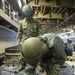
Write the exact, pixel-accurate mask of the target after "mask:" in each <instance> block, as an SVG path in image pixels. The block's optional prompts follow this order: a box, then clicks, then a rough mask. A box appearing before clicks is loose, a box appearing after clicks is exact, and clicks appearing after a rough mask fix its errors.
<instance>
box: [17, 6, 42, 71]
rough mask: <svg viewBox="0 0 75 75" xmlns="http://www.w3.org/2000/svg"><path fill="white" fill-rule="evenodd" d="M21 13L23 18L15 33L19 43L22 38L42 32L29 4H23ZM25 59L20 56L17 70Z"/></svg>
mask: <svg viewBox="0 0 75 75" xmlns="http://www.w3.org/2000/svg"><path fill="white" fill-rule="evenodd" d="M22 12H23V15H24V16H25V18H24V19H23V20H22V22H21V23H20V27H19V29H18V33H17V40H18V43H19V44H21V43H22V42H23V41H24V40H26V39H27V38H30V37H36V36H39V35H41V34H42V30H41V29H42V28H41V25H40V24H39V22H38V21H37V20H36V19H34V18H33V16H34V11H33V10H32V8H31V7H30V6H29V5H24V6H23V8H22ZM24 63H25V61H24V59H23V58H22V57H21V58H20V64H19V67H18V70H21V69H22V68H23V65H24Z"/></svg>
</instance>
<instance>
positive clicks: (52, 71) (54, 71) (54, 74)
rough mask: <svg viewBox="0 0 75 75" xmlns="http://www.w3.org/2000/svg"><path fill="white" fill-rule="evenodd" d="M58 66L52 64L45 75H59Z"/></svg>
mask: <svg viewBox="0 0 75 75" xmlns="http://www.w3.org/2000/svg"><path fill="white" fill-rule="evenodd" d="M60 66H61V65H60V64H54V65H53V66H50V67H49V71H48V72H47V75H59V70H60Z"/></svg>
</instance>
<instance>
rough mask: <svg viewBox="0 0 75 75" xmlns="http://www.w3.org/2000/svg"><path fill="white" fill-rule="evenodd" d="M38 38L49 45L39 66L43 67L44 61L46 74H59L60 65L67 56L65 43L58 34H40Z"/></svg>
mask: <svg viewBox="0 0 75 75" xmlns="http://www.w3.org/2000/svg"><path fill="white" fill-rule="evenodd" d="M40 38H41V39H44V41H46V43H47V45H48V47H49V50H48V52H47V54H46V55H45V56H44V58H43V61H42V62H41V66H42V67H43V66H44V65H43V63H46V67H45V70H46V72H47V75H59V70H60V67H61V65H62V64H63V63H64V61H65V59H66V57H67V55H66V53H65V44H64V43H63V41H62V39H61V38H60V37H59V36H57V35H56V34H52V33H48V34H45V35H43V36H40Z"/></svg>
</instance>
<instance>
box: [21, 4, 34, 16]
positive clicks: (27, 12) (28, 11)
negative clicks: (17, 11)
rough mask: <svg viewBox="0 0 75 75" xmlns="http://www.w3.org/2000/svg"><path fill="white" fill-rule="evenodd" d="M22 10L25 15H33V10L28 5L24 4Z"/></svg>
mask: <svg viewBox="0 0 75 75" xmlns="http://www.w3.org/2000/svg"><path fill="white" fill-rule="evenodd" d="M22 12H23V14H24V15H25V17H30V16H33V15H34V11H33V10H32V9H31V7H30V6H29V5H24V6H23V8H22Z"/></svg>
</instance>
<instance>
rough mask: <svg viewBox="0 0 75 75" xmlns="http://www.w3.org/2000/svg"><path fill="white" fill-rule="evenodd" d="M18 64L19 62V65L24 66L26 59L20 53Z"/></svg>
mask: <svg viewBox="0 0 75 75" xmlns="http://www.w3.org/2000/svg"><path fill="white" fill-rule="evenodd" d="M19 64H21V65H23V66H25V64H26V61H25V59H24V58H23V56H22V55H21V56H20V59H19Z"/></svg>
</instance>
